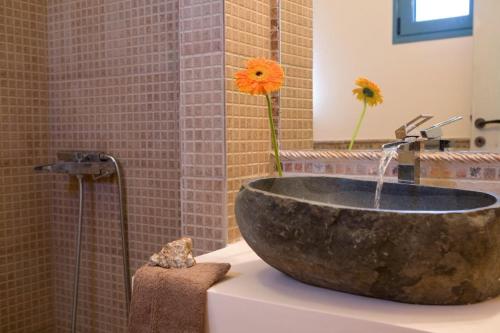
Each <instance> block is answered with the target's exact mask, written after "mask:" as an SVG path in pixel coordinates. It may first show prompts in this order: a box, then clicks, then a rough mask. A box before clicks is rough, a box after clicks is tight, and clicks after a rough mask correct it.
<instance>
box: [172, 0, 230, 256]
mask: <svg viewBox="0 0 500 333" xmlns="http://www.w3.org/2000/svg"><path fill="white" fill-rule="evenodd" d="M223 10H224V6H223V1H220V0H200V1H193V2H191V1H181V2H180V41H181V47H180V75H181V80H182V84H181V91H180V98H181V104H180V126H181V130H180V133H181V134H180V135H181V200H182V204H181V221H182V233H183V235H184V236H188V237H191V238H193V246H194V250H195V253H196V254H202V253H206V252H210V251H213V250H216V249H219V248H221V247H224V246H225V244H226V240H227V222H226V207H225V205H226V192H225V191H226V183H225V177H226V169H225V163H226V147H225V143H224V140H225V130H224V126H225V111H224V98H225V96H224V39H223V38H224V33H223V32H224V27H223V22H224V12H223Z"/></svg>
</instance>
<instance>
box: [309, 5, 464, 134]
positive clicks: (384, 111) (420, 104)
mask: <svg viewBox="0 0 500 333" xmlns="http://www.w3.org/2000/svg"><path fill="white" fill-rule="evenodd" d="M392 3H393V0H314V1H313V6H314V7H313V15H314V19H313V24H314V27H313V31H314V40H313V42H314V44H313V45H314V46H313V49H314V52H313V53H314V62H313V66H314V70H313V78H314V80H313V81H314V84H313V98H314V101H313V110H314V112H313V114H314V140H315V141H324V140H345V139H350V137H351V134H352V131H353V129H354V126H355V123H356V121H357V118H358V116H359V114H360V113H361V107H362V105H361V103H360V102H359V101H357V100H356V99H355V98H354V96H352V93H351V90H352V89H353V88H354V80H355V79H356V78H357V77H358V76H366V77H367V78H369V79H371V80H373V81H375V82H377V83H378V84H379V85H380V86H381V88H382V92H383V95H384V98H385V102H384V104H382V105H380V106H377V107H375V108H371V109H369V110H368V112H367V116H366V117H365V121H364V122H363V126H362V128H361V131H360V134H359V136H358V138H359V139H387V138H392V137H394V130H395V128H396V127H399V126H400V125H402V124H403V123H405V122H406V121H408V120H409V119H411V118H413V117H414V116H417V115H419V114H422V113H425V114H432V115H434V116H435V118H434V119H432V120H431V122H438V121H442V120H444V119H446V118H449V117H451V116H452V115H462V116H464V120H462V121H460V122H458V123H455V124H453V125H450V126H448V127H447V128H445V130H444V133H445V136H446V137H448V138H459V137H469V136H470V121H469V116H470V113H471V96H472V44H473V40H472V37H462V38H451V39H443V40H435V41H427V42H416V43H407V44H397V45H393V44H392Z"/></svg>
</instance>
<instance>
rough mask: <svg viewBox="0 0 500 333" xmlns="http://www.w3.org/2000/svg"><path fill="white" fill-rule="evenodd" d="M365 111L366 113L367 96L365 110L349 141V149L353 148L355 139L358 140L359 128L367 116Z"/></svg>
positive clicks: (364, 102)
mask: <svg viewBox="0 0 500 333" xmlns="http://www.w3.org/2000/svg"><path fill="white" fill-rule="evenodd" d="M365 113H366V97H365V99H364V100H363V112H361V116H360V117H359V119H358V123H357V124H356V128H355V129H354V133H353V134H352V137H351V142H350V143H349V150H351V149H352V146H353V145H354V141H355V140H356V137H357V136H358V132H359V129H360V128H361V123H362V122H363V119H364V118H365Z"/></svg>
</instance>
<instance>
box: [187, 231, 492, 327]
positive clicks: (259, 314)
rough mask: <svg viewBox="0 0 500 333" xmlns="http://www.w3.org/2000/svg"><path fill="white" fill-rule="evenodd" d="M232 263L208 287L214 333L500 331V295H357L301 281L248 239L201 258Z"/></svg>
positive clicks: (211, 324) (206, 260)
mask: <svg viewBox="0 0 500 333" xmlns="http://www.w3.org/2000/svg"><path fill="white" fill-rule="evenodd" d="M196 260H197V261H198V262H229V263H231V265H232V267H231V270H230V272H229V273H228V278H226V279H225V280H224V281H221V282H219V283H218V284H216V285H215V286H213V287H212V288H210V289H209V290H208V314H207V316H208V318H207V327H208V328H207V332H209V333H267V332H272V333H281V332H286V333H299V332H311V333H323V332H325V333H326V332H329V333H331V332H335V333H337V332H339V333H378V332H381V333H411V332H432V333H500V297H497V298H496V299H494V300H491V301H487V302H483V303H479V304H475V305H467V306H425V305H410V304H402V303H396V302H390V301H383V300H378V299H373V298H368V297H362V296H355V295H350V294H346V293H341V292H335V291H332V290H328V289H323V288H318V287H314V286H310V285H307V284H303V283H301V282H298V281H296V280H294V279H292V278H290V277H288V276H286V275H285V274H283V273H281V272H279V271H277V270H276V269H274V268H272V267H271V266H269V265H267V264H266V263H265V262H263V261H262V260H261V259H260V258H259V257H257V255H256V254H255V253H254V252H253V251H252V250H251V249H250V248H249V247H248V245H247V244H246V243H245V242H244V241H240V242H238V243H235V244H231V245H229V246H228V247H226V248H224V249H221V250H218V251H215V252H212V253H209V254H206V255H203V256H199V257H197V258H196Z"/></svg>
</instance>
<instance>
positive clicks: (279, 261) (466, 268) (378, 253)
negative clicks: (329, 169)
mask: <svg viewBox="0 0 500 333" xmlns="http://www.w3.org/2000/svg"><path fill="white" fill-rule="evenodd" d="M375 187H376V183H375V182H373V181H362V180H351V179H345V178H335V177H284V178H263V179H258V180H255V181H251V182H249V183H248V184H246V185H244V186H243V187H242V188H241V190H240V192H239V194H238V197H237V199H236V218H237V222H238V225H239V227H240V231H241V234H242V235H243V238H244V239H245V240H246V242H247V243H248V245H249V246H250V247H251V248H252V249H253V250H254V251H255V253H256V254H257V255H258V256H259V257H261V258H262V259H263V260H264V261H265V262H267V263H268V264H269V265H271V266H273V267H274V268H276V269H278V270H280V271H282V272H283V273H285V274H288V275H289V276H291V277H293V278H295V279H297V280H299V281H302V282H305V283H308V284H312V285H316V286H320V287H325V288H330V289H334V290H338V291H344V292H348V293H352V294H358V295H365V296H370V297H376V298H382V299H388V300H394V301H399V302H405V303H416V304H443V305H444V304H469V303H476V302H481V301H484V300H486V299H489V298H492V297H495V296H497V295H499V294H500V204H499V202H500V201H499V198H498V197H496V196H494V195H490V194H486V193H481V192H473V191H464V190H455V189H445V188H437V187H427V186H418V185H405V184H393V183H389V184H385V185H384V187H383V191H382V201H381V209H380V210H376V209H373V208H372V207H373V199H374V192H375Z"/></svg>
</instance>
